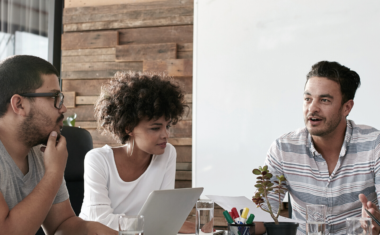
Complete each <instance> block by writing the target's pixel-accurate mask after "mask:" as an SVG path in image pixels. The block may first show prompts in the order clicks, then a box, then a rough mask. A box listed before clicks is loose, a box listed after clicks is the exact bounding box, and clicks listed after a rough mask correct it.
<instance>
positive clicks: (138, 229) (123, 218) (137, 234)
mask: <svg viewBox="0 0 380 235" xmlns="http://www.w3.org/2000/svg"><path fill="white" fill-rule="evenodd" d="M143 232H144V216H142V215H135V216H130V215H120V216H119V235H142V233H143Z"/></svg>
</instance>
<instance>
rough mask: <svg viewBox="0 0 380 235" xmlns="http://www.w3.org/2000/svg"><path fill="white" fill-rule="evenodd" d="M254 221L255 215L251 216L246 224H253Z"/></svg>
mask: <svg viewBox="0 0 380 235" xmlns="http://www.w3.org/2000/svg"><path fill="white" fill-rule="evenodd" d="M254 219H255V215H254V214H250V215H249V217H248V219H247V222H246V224H252V223H253V220H254Z"/></svg>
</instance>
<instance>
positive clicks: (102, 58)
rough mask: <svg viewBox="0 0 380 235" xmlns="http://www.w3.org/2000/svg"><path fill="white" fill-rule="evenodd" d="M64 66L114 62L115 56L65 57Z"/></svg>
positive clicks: (63, 59)
mask: <svg viewBox="0 0 380 235" xmlns="http://www.w3.org/2000/svg"><path fill="white" fill-rule="evenodd" d="M61 61H62V64H68V63H87V62H110V61H112V62H114V61H115V55H93V56H90V55H85V56H63V57H62V59H61Z"/></svg>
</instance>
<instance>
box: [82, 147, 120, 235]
mask: <svg viewBox="0 0 380 235" xmlns="http://www.w3.org/2000/svg"><path fill="white" fill-rule="evenodd" d="M107 164H108V163H107V162H106V161H105V160H104V158H102V156H101V154H100V152H99V151H98V152H95V151H91V152H89V153H88V154H87V155H86V158H85V166H84V169H85V172H84V181H85V197H84V198H85V199H84V200H85V201H84V202H83V205H84V206H82V212H81V215H80V217H82V218H83V219H86V220H91V221H98V222H100V223H102V224H104V225H106V226H108V227H110V228H112V229H115V230H117V228H118V217H119V215H120V214H114V209H113V208H112V207H111V205H112V203H111V200H110V198H109V196H108V195H109V194H108V187H107V181H108V175H109V172H107V167H106V165H107Z"/></svg>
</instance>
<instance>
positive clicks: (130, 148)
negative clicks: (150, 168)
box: [129, 138, 135, 156]
mask: <svg viewBox="0 0 380 235" xmlns="http://www.w3.org/2000/svg"><path fill="white" fill-rule="evenodd" d="M134 148H135V138H133V142H132V147H131V140H129V151H130V152H131V153H130V154H129V156H132V153H133V149H134Z"/></svg>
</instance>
